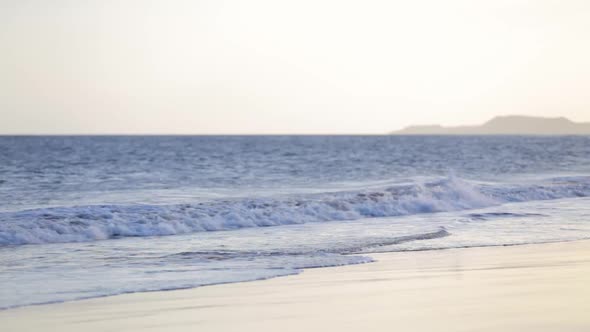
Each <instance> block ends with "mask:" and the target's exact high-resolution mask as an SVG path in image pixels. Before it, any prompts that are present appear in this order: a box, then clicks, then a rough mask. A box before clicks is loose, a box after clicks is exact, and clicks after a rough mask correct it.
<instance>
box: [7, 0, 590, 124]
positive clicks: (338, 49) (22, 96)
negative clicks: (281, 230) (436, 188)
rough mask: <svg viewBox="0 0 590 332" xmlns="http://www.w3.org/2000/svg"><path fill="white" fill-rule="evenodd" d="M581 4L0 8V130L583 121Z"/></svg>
mask: <svg viewBox="0 0 590 332" xmlns="http://www.w3.org/2000/svg"><path fill="white" fill-rule="evenodd" d="M588 37H590V2H586V1H524V0H518V1H507V0H506V1H464V0H452V1H448V2H444V3H441V2H439V1H434V0H429V1H427V0H419V1H414V2H411V3H408V2H402V1H394V2H391V1H368V2H362V3H361V2H353V1H327V0H322V1H313V2H312V1H302V2H297V3H285V2H276V1H270V0H256V1H249V2H247V3H246V2H239V1H226V2H219V1H198V2H195V1H188V0H171V1H138V0H137V1H136V0H133V1H132V0H127V1H114V0H113V1H111V0H105V1H99V0H91V1H84V2H80V1H71V0H69V1H66V0H56V1H52V2H45V1H41V0H31V1H14V0H0V43H1V44H2V46H3V56H2V59H1V60H0V73H1V75H0V135H14V134H33V135H43V134H56V135H71V134H77V135H93V134H106V135H109V134H129V135H135V134H149V135H158V134H168V135H193V134H195V135H199V134H201V135H219V134H236V135H238V134H247V135H250V134H384V133H388V132H391V131H392V130H396V129H401V128H404V127H406V126H410V125H430V124H440V125H443V126H462V125H478V124H481V123H484V122H485V121H488V120H489V119H491V118H493V117H495V116H502V115H529V116H540V117H566V118H568V119H570V120H572V121H575V122H590V99H589V98H587V91H586V90H587V87H588V86H590V63H588V61H587V59H588V58H590V44H588V43H584V41H586V40H588Z"/></svg>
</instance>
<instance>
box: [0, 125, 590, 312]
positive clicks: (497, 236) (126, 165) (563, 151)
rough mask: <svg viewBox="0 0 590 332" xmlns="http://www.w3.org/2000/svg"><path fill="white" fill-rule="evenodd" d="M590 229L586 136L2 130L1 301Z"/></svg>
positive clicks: (104, 292) (540, 239)
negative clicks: (59, 133)
mask: <svg viewBox="0 0 590 332" xmlns="http://www.w3.org/2000/svg"><path fill="white" fill-rule="evenodd" d="M588 238H590V137H583V136H563V137H542V136H538V137H537V136H448V137H445V136H94V137H93V136H51V137H44V136H31V137H24V136H23V137H9V136H4V137H0V309H7V308H12V307H18V306H25V305H34V304H42V303H54V302H62V301H71V300H76V299H85V298H93V297H102V296H109V295H116V294H122V293H131V292H142V291H158V290H171V289H182V288H191V287H199V286H206V285H213V284H220V283H231V282H242V281H251V280H259V279H267V278H273V277H279V276H285V275H291V274H297V273H300V272H301V271H302V270H303V269H306V268H317V267H328V266H338V265H346V264H359V263H369V262H371V261H372V258H371V257H370V254H371V253H374V252H393V251H412V250H442V249H448V248H469V247H481V246H504V245H517V244H528V243H544V242H559V241H573V240H580V239H588ZM467 250H468V249H467Z"/></svg>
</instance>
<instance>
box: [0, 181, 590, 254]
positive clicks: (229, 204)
mask: <svg viewBox="0 0 590 332" xmlns="http://www.w3.org/2000/svg"><path fill="white" fill-rule="evenodd" d="M589 195H590V177H576V178H555V179H550V180H548V181H543V182H541V183H536V184H527V185H523V184H520V185H507V184H478V183H474V182H470V181H466V180H463V179H460V178H456V177H450V178H446V179H442V180H438V181H432V182H427V183H421V184H412V185H398V186H390V187H386V188H382V189H371V190H360V191H348V192H335V193H334V192H331V193H323V194H308V195H298V196H288V197H279V198H251V199H243V198H242V199H234V200H216V201H210V202H202V203H195V204H175V205H91V206H73V207H53V208H43V209H34V210H25V211H17V212H1V213H0V245H23V244H40V243H58V242H84V241H94V240H104V239H111V238H118V237H132V236H163V235H175V234H185V233H192V232H205V231H221V230H233V229H239V228H244V227H266V226H279V225H290V224H302V223H309V222H323V221H337V220H354V219H362V218H372V217H393V216H402V215H411V214H419V213H432V212H443V211H459V210H468V209H477V208H483V207H489V206H495V205H500V204H503V203H508V202H524V201H532V200H547V199H559V198H569V197H586V196H589ZM473 217H489V216H473Z"/></svg>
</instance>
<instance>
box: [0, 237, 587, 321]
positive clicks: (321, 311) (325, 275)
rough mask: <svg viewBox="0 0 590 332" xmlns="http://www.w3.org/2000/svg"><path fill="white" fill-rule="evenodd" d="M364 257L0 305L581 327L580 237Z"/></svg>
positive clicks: (63, 314)
mask: <svg viewBox="0 0 590 332" xmlns="http://www.w3.org/2000/svg"><path fill="white" fill-rule="evenodd" d="M372 256H373V257H374V258H376V259H377V260H378V261H377V262H375V263H371V264H362V265H353V266H344V267H335V268H323V269H309V270H306V271H305V272H304V273H302V274H300V275H296V276H289V277H283V278H276V279H271V280H262V281H254V282H247V283H237V284H226V285H217V286H209V287H202V288H196V289H190V290H179V291H168V292H153V293H138V294H127V295H119V296H113V297H106V298H99V299H92V300H84V301H76V302H69V303H59V304H51V305H43V306H32V307H24V308H17V309H11V310H4V311H0V326H1V330H2V331H3V332H12V331H15V332H16V331H19V332H22V331H46V330H49V331H60V332H66V331H76V332H80V331H83V332H95V331H96V332H98V331H100V332H106V331H200V332H202V331H241V332H246V331H257V332H259V331H273V332H274V331H281V332H285V331H502V332H506V331H519V332H522V331H535V332H538V331H560V332H561V331H590V241H578V242H569V243H553V244H539V245H525V246H512V247H490V248H470V249H451V250H438V251H423V252H403V253H386V254H375V255H372Z"/></svg>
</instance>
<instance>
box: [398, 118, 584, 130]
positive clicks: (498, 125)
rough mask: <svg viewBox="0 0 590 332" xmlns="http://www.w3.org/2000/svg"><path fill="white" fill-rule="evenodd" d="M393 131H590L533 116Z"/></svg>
mask: <svg viewBox="0 0 590 332" xmlns="http://www.w3.org/2000/svg"><path fill="white" fill-rule="evenodd" d="M391 134H392V135H590V123H576V122H573V121H571V120H569V119H567V118H564V117H560V118H541V117H534V116H521V115H509V116H497V117H495V118H493V119H491V120H490V121H488V122H486V123H484V124H482V125H479V126H460V127H443V126H439V125H433V126H410V127H406V128H404V129H402V130H398V131H394V132H392V133H391Z"/></svg>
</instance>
